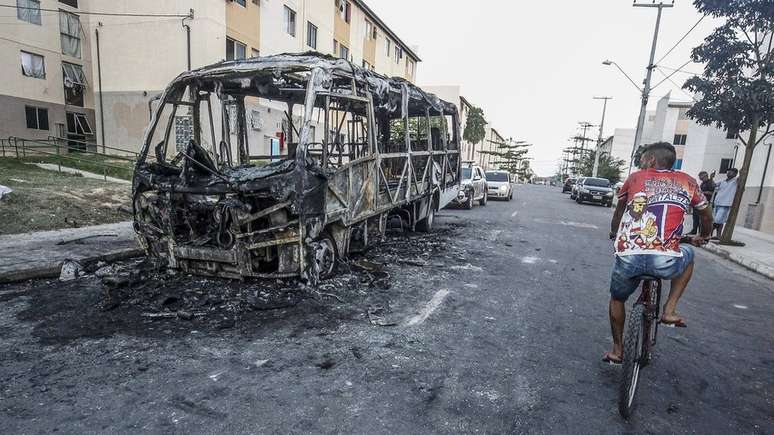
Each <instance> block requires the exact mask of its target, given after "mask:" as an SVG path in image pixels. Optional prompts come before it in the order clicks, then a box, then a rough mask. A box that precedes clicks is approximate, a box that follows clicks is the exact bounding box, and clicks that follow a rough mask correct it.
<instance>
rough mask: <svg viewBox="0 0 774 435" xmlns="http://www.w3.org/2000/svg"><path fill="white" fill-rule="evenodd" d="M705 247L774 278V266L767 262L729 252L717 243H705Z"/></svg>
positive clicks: (733, 261)
mask: <svg viewBox="0 0 774 435" xmlns="http://www.w3.org/2000/svg"><path fill="white" fill-rule="evenodd" d="M704 249H705V250H706V251H709V252H712V253H713V254H715V255H717V256H719V257H722V258H725V259H726V260H729V261H731V262H732V263H736V264H738V265H740V266H742V267H744V268H745V269H748V270H751V271H753V272H755V273H758V274H760V275H763V276H765V277H766V278H769V279H771V280H774V268H772V267H771V266H769V265H767V264H761V263H759V262H757V261H754V260H751V259H749V258H747V257H744V256H743V255H739V254H735V253H733V252H729V251H727V250H725V249H723V248H722V247H721V246H720V245H717V244H715V243H708V244H706V245H704Z"/></svg>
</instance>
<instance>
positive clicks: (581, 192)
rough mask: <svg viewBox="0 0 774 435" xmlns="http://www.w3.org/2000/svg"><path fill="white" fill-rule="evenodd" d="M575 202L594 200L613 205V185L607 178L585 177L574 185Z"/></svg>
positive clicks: (609, 205)
mask: <svg viewBox="0 0 774 435" xmlns="http://www.w3.org/2000/svg"><path fill="white" fill-rule="evenodd" d="M576 189H577V192H576V194H575V202H577V203H578V204H582V203H584V202H594V203H598V204H602V205H606V206H608V207H612V206H613V186H612V185H611V184H610V180H608V179H607V178H594V177H586V178H583V179H582V181H579V182H578V184H577V185H576Z"/></svg>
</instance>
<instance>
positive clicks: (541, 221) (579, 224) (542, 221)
mask: <svg viewBox="0 0 774 435" xmlns="http://www.w3.org/2000/svg"><path fill="white" fill-rule="evenodd" d="M533 220H534V221H535V222H537V223H539V224H553V225H564V226H566V227H575V228H587V229H591V230H598V229H599V227H598V226H596V225H592V224H587V223H584V222H573V221H551V220H548V219H542V218H535V219H533Z"/></svg>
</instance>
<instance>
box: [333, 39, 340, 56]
mask: <svg viewBox="0 0 774 435" xmlns="http://www.w3.org/2000/svg"><path fill="white" fill-rule="evenodd" d="M338 54H339V41H337V40H335V39H334V40H333V55H334V56H337V55H338Z"/></svg>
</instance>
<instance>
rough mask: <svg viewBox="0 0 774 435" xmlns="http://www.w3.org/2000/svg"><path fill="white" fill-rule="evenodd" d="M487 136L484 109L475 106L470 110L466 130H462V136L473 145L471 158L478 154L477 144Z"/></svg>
mask: <svg viewBox="0 0 774 435" xmlns="http://www.w3.org/2000/svg"><path fill="white" fill-rule="evenodd" d="M485 137H486V119H485V118H484V111H483V110H481V108H479V107H473V108H472V109H470V112H468V119H467V121H466V123H465V131H463V132H462V138H463V139H465V141H467V142H468V143H469V144H471V145H473V152H472V153H471V158H474V157H475V155H476V145H477V144H479V143H481V141H482V140H484V138H485Z"/></svg>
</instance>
